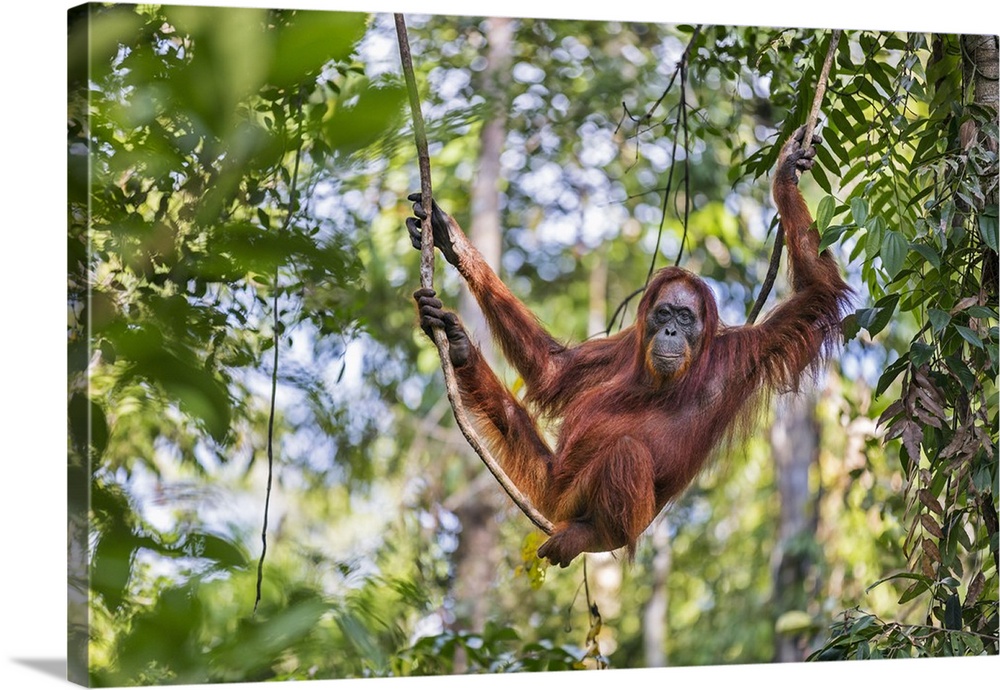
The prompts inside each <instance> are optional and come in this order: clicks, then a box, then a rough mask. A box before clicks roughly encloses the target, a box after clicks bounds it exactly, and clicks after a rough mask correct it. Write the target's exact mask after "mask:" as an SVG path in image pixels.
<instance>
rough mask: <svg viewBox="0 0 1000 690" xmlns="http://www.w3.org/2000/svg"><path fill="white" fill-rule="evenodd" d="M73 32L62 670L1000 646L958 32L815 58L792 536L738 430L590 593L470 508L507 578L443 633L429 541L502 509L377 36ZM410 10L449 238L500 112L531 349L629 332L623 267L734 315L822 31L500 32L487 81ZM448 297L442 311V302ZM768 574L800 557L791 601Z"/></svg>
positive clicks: (769, 464) (968, 126) (513, 517)
mask: <svg viewBox="0 0 1000 690" xmlns="http://www.w3.org/2000/svg"><path fill="white" fill-rule="evenodd" d="M70 20H71V24H70V55H71V64H70V73H69V81H70V83H69V86H70V96H69V139H68V145H69V164H70V165H69V190H70V206H69V238H68V239H69V266H68V274H69V286H68V287H69V292H68V298H69V306H70V323H69V329H68V339H69V346H68V356H69V390H68V408H69V431H70V448H69V472H70V507H71V511H70V514H71V517H70V519H71V526H70V527H71V547H70V562H71V581H70V589H71V593H70V619H71V621H70V622H71V625H70V635H71V657H73V658H71V666H72V667H74V668H75V669H77V671H76V672H77V673H82V674H84V677H86V675H87V674H89V678H90V680H91V681H92V682H93V683H95V684H98V685H132V684H142V683H170V682H188V683H195V682H210V681H234V680H263V679H282V678H287V679H302V678H323V677H360V676H385V675H412V674H428V673H450V672H454V671H484V672H496V671H517V670H556V669H564V668H578V667H594V666H604V665H610V666H613V667H634V666H641V665H645V664H647V663H654V661H653V659H655V657H651V656H650V653H649V650H647V649H645V648H644V643H645V642H646V641H647V640H649V639H654V638H653V637H652V632H651V630H652V629H651V628H650V627H649V626H650V625H653V626H654V627H655V626H658V627H659V628H660V629H662V630H665V631H667V634H666V637H665V642H664V643H663V644H662V645H661V647H662V649H660V652H662V653H663V654H665V655H666V656H667V658H668V659H669V663H670V664H675V665H686V664H713V663H724V662H725V663H728V662H753V661H769V660H772V659H774V658H776V652H775V650H776V646H777V645H778V642H779V640H780V639H783V638H790V639H794V640H796V644H798V646H799V647H800V649H801V651H802V656H803V657H804V656H806V655H810V654H811V655H812V657H813V658H820V659H830V658H865V657H890V656H907V657H909V656H921V655H953V654H996V653H997V634H998V633H997V626H998V623H997V597H998V592H997V583H998V576H997V517H996V516H997V508H996V505H997V498H996V497H997V495H998V489H997V482H998V478H997V427H998V404H997V389H996V382H997V359H998V351H997V344H998V340H1000V338H998V327H997V300H998V294H997V275H998V271H997V233H998V222H997V146H996V141H997V113H996V101H995V91H994V100H992V101H991V100H990V99H989V98H988V97H986V98H984V97H983V95H982V93H981V92H980V89H978V88H977V82H976V78H977V76H978V74H977V71H976V70H977V67H976V62H975V59H974V57H975V52H974V51H973V50H972V49H970V47H969V44H968V38H963V37H959V36H951V35H929V34H919V33H913V34H902V33H889V32H875V31H848V32H845V33H844V35H843V37H842V38H841V40H840V43H839V45H838V46H837V52H836V60H835V63H834V69H833V72H832V74H831V77H830V83H829V90H828V92H827V98H826V105H825V107H824V109H823V117H822V122H821V127H820V131H821V133H822V135H823V138H824V143H823V145H822V147H821V148H820V150H819V164H818V165H817V166H816V169H815V170H814V172H813V174H812V176H811V178H810V179H811V181H806V182H804V183H803V185H804V187H805V189H806V192H807V196H808V198H809V200H810V205H811V206H812V207H813V208H814V209H816V211H815V214H814V215H816V217H817V224H818V225H819V227H820V230H821V231H822V232H823V237H824V244H825V245H828V246H830V247H831V248H833V250H834V251H835V252H836V253H837V255H838V257H839V259H840V261H841V264H842V265H843V266H844V267H845V273H846V275H847V276H848V278H849V280H850V281H851V283H852V285H853V287H854V288H855V290H856V293H857V305H856V307H857V308H856V311H854V312H853V313H852V314H849V315H847V318H846V320H845V335H846V338H845V345H844V347H843V350H842V352H840V353H837V354H836V355H835V356H834V357H832V361H831V365H830V371H829V373H828V374H827V373H824V374H823V375H822V376H821V377H820V378H819V380H818V381H817V382H816V386H815V388H816V390H817V393H816V395H817V398H818V401H819V402H818V404H816V405H815V409H814V410H813V413H814V415H815V424H816V427H817V429H819V436H820V438H821V439H822V442H821V444H820V447H819V451H818V456H817V460H816V462H815V463H813V464H812V465H810V466H809V468H808V472H809V487H808V488H809V496H810V497H809V506H810V508H809V509H810V514H811V515H812V529H811V530H810V531H807V532H803V533H800V534H798V535H797V536H796V537H795V538H794V539H793V540H785V539H784V538H783V537H781V536H780V531H779V528H778V523H779V521H780V519H781V517H780V515H779V510H778V505H777V503H778V502H779V500H778V489H777V487H776V484H777V481H778V480H777V475H778V474H780V469H776V467H775V463H774V462H773V461H772V452H773V449H772V443H771V441H770V439H769V437H768V434H767V433H765V432H763V431H762V432H761V433H757V434H754V435H753V437H752V438H750V439H749V440H748V441H747V442H746V443H745V444H744V445H743V446H740V447H739V448H737V449H736V450H735V451H734V452H732V453H729V454H728V455H727V457H726V458H723V459H720V462H719V463H717V466H716V468H715V469H714V470H713V471H711V472H709V473H707V474H706V476H704V477H703V478H702V479H701V480H700V481H699V482H698V484H697V485H696V486H694V487H692V489H691V490H690V491H689V492H688V493H687V494H686V495H685V496H684V498H683V499H682V500H681V501H679V502H678V504H677V505H675V506H673V507H672V508H671V509H670V510H669V513H668V516H667V518H666V519H665V520H663V521H662V522H661V523H660V524H659V525H658V526H654V528H653V531H654V532H655V533H656V534H654V535H652V536H650V537H649V538H647V539H645V540H644V541H643V542H642V543H641V544H640V550H639V554H638V558H637V561H636V563H635V564H634V565H632V566H630V567H628V566H623V565H622V564H621V563H620V562H618V561H615V560H613V559H611V558H608V557H592V558H590V559H588V563H589V565H588V569H589V573H588V574H589V580H588V583H587V584H588V587H587V588H586V589H585V590H584V591H581V589H582V587H581V584H582V577H583V571H582V569H581V568H579V567H575V568H570V569H568V570H567V571H559V572H556V571H555V570H545V568H544V566H543V565H542V564H539V563H538V562H537V561H534V560H533V559H532V557H531V553H532V551H533V550H532V548H531V545H532V544H533V543H534V542H533V541H532V540H533V539H534V538H535V535H532V534H530V530H529V525H528V523H527V522H526V521H525V520H524V518H523V517H522V516H520V515H519V514H517V513H516V512H513V511H506V512H505V511H503V510H500V511H499V512H497V511H493V510H490V511H488V512H487V514H486V515H485V516H484V517H483V518H482V519H483V520H484V521H487V522H493V521H495V520H500V523H501V524H500V525H499V532H500V535H501V542H500V544H501V546H500V549H499V550H500V551H501V552H502V553H498V554H485V553H484V554H480V555H479V556H478V557H481V558H483V559H486V558H489V559H491V560H490V561H489V562H491V563H495V564H496V567H495V568H494V571H495V572H493V577H494V578H495V579H494V580H493V581H492V582H489V583H487V584H488V586H489V588H490V589H489V590H488V591H489V592H490V597H489V601H488V606H489V614H488V618H489V619H488V621H487V622H486V624H485V625H483V626H482V627H481V629H466V628H465V627H464V626H463V620H464V619H463V618H462V616H461V615H460V613H456V612H457V611H459V610H460V609H461V604H462V602H461V601H456V594H455V591H456V590H455V589H454V585H455V578H456V572H457V571H456V563H457V562H458V560H459V559H460V558H462V557H464V556H463V555H462V554H463V551H462V548H461V544H462V543H463V542H462V540H463V538H464V537H463V530H464V534H468V531H469V527H470V525H468V524H464V525H463V523H462V521H461V520H460V519H459V518H458V517H456V515H457V513H458V512H459V510H458V507H460V505H461V503H462V502H463V501H466V502H468V501H475V500H478V499H477V495H478V494H479V493H480V492H483V491H487V492H490V491H494V490H495V487H494V486H492V485H491V484H489V483H488V482H489V481H491V480H489V479H488V478H487V482H486V483H484V482H482V481H480V480H473V481H472V482H471V483H470V482H469V481H468V479H467V474H468V473H467V471H466V469H465V468H466V467H467V466H468V463H469V462H470V461H469V457H468V456H469V451H468V449H467V448H466V446H465V444H464V441H463V440H462V439H461V436H459V435H457V434H456V433H455V431H454V428H453V425H452V424H451V422H450V416H449V415H450V412H449V411H448V409H447V403H446V402H442V398H443V394H442V385H441V382H440V376H439V374H438V364H437V361H436V354H435V353H434V351H433V348H430V347H428V343H427V341H426V340H425V339H424V337H423V336H422V334H420V333H419V332H418V329H416V328H415V322H414V318H413V311H412V306H411V300H410V297H409V294H410V292H412V290H413V289H414V288H415V287H416V284H417V272H416V262H417V256H416V253H415V252H413V251H412V250H411V249H410V248H409V243H408V241H407V238H406V236H405V235H406V233H405V230H404V229H403V219H404V217H405V216H406V214H407V213H408V208H407V206H406V205H405V202H403V199H404V198H405V196H406V194H407V193H408V192H410V191H412V190H413V189H416V188H417V180H416V165H415V160H414V159H415V155H414V152H413V147H412V136H411V132H410V130H409V127H408V124H407V123H408V121H409V118H408V113H407V111H406V109H405V100H406V99H405V93H404V89H403V87H402V80H401V78H400V74H399V69H398V56H397V54H396V52H395V51H396V44H395V34H394V32H393V28H392V22H391V17H389V16H384V15H378V16H366V15H363V14H351V13H325V12H302V11H267V10H259V9H245V10H237V9H219V8H204V7H202V8H185V7H171V6H156V5H140V6H128V7H126V6H121V7H116V6H109V7H98V6H89V7H86V8H83V9H79V10H73V11H72V12H71V16H70ZM408 20H409V24H410V32H411V36H410V38H411V42H412V44H413V50H414V55H415V56H417V69H418V75H417V77H418V82H419V83H420V84H421V85H422V96H423V98H424V107H425V113H426V117H427V119H428V135H429V137H430V139H431V142H432V164H433V167H434V176H435V177H434V183H435V190H436V198H437V199H438V201H439V202H440V203H441V204H442V205H443V206H445V207H446V208H448V209H449V210H450V211H451V212H452V213H454V214H455V215H456V217H457V218H458V219H459V221H460V222H462V223H466V222H467V221H468V219H469V214H470V209H469V187H470V185H471V183H472V181H473V178H474V176H475V174H476V171H477V157H478V156H479V155H480V151H479V143H478V142H479V140H478V135H479V133H480V130H481V128H482V126H483V122H484V121H485V120H486V119H487V118H488V117H489V116H490V113H493V112H496V109H497V108H498V107H500V108H502V109H503V110H504V112H506V113H507V120H506V135H505V136H506V139H505V144H504V148H503V151H502V153H501V154H500V161H499V163H500V169H501V172H502V179H503V184H502V189H501V215H502V226H503V228H504V234H503V255H502V264H501V274H502V276H503V277H504V278H505V280H507V281H508V283H509V284H510V285H511V286H512V289H513V290H514V291H515V293H517V294H518V295H519V296H520V297H522V298H523V299H524V300H525V301H526V302H527V303H528V304H529V305H530V306H531V307H532V308H533V309H534V310H535V311H536V312H537V313H538V314H539V316H540V317H541V319H542V320H543V321H544V322H545V323H546V324H548V325H549V327H550V328H551V330H552V331H553V333H554V334H555V335H556V336H557V337H560V338H566V339H574V340H579V339H582V338H585V337H589V336H592V335H594V334H595V333H596V331H598V330H604V329H605V328H607V324H608V323H609V321H612V320H613V319H612V318H611V317H612V314H615V313H618V314H619V319H618V320H614V323H613V324H612V325H611V327H610V328H611V329H614V328H617V327H619V326H620V324H621V323H623V322H625V323H627V318H628V315H629V312H630V309H631V310H632V311H633V312H634V304H632V303H630V302H628V301H627V299H626V298H627V297H628V296H629V295H630V294H632V293H634V292H635V291H636V289H637V288H641V286H642V285H643V282H644V281H645V279H646V276H647V275H648V271H649V270H650V266H651V265H653V266H662V265H666V264H668V263H673V262H675V261H678V260H679V261H680V262H681V263H682V265H684V266H686V267H688V268H690V269H691V270H694V271H696V272H698V273H700V274H702V275H703V276H705V277H706V279H708V280H709V282H710V284H711V286H712V287H713V290H714V291H715V293H716V295H717V297H718V298H719V301H720V307H721V310H722V313H723V316H724V318H725V319H726V320H727V321H728V322H730V323H741V322H742V321H743V320H744V318H745V314H746V311H747V309H748V308H749V306H750V304H751V303H752V302H753V300H754V298H755V296H756V292H755V291H756V286H757V285H758V284H759V283H760V280H761V278H762V276H763V275H764V273H765V270H766V266H767V259H768V257H767V253H768V250H769V248H770V243H769V242H768V239H769V238H770V237H771V236H772V235H773V232H772V229H773V227H774V212H773V209H772V207H771V206H770V202H769V200H768V198H769V197H768V188H767V175H768V174H769V172H770V170H771V168H772V167H773V163H774V160H775V157H776V155H777V148H778V146H777V144H780V143H781V142H782V141H783V139H784V138H785V137H786V136H787V134H788V133H790V132H791V131H792V130H794V128H795V127H797V126H798V125H799V124H801V123H802V122H803V121H804V119H805V117H806V114H807V113H808V110H809V108H810V106H811V103H812V98H813V94H814V92H815V89H816V82H817V79H818V73H819V67H820V65H821V64H822V61H823V58H824V56H825V55H826V52H827V44H828V41H829V34H828V33H827V32H822V31H813V30H801V29H762V28H752V27H740V28H736V27H689V26H657V25H645V24H631V23H621V22H585V21H568V20H560V21H545V20H521V21H518V22H516V24H515V33H514V37H513V42H512V44H511V45H510V53H511V57H512V62H513V65H512V68H511V71H510V78H509V79H507V80H505V81H504V82H503V88H502V89H501V91H500V92H499V93H493V92H492V91H489V90H485V89H484V88H483V82H484V79H485V78H486V76H487V74H486V73H487V72H488V69H487V65H485V64H484V61H483V59H482V54H483V51H484V46H485V44H486V40H487V39H486V36H487V26H488V20H482V19H474V18H449V17H409V18H408ZM994 55H995V53H994ZM484 94H487V95H484ZM438 284H439V285H440V290H441V292H442V293H443V294H444V296H445V298H446V300H448V302H449V304H454V302H455V295H456V294H457V291H458V279H457V277H456V275H455V274H454V273H451V272H449V271H446V270H444V269H439V271H438ZM786 289H787V286H785V285H782V284H781V283H780V281H779V284H778V286H777V287H776V290H775V293H776V294H775V295H772V297H771V300H770V302H769V304H773V302H774V300H775V299H777V298H780V296H781V295H782V294H783V293H784V291H785V290H786ZM620 304H624V308H623V309H622V310H621V311H620V312H616V307H618V306H619V305H620ZM595 323H596V324H599V326H595ZM511 383H512V385H514V386H515V388H516V387H517V382H516V381H513V380H512V381H511ZM272 385H273V389H272ZM272 404H273V415H272ZM769 422H770V420H769V419H765V420H761V426H760V428H761V429H763V430H766V428H767V425H768V423H769ZM895 439H899V440H895ZM270 461H273V481H274V485H273V494H272V496H271V501H272V503H271V505H270V513H269V518H270V522H269V527H268V532H267V539H268V541H267V545H268V550H267V557H266V559H265V560H264V565H263V572H262V575H263V577H262V580H261V585H262V590H261V599H260V603H259V605H258V606H257V608H256V611H255V610H254V609H255V603H254V601H255V587H256V583H257V571H256V566H257V559H258V557H259V556H260V553H261V541H260V533H261V523H262V520H263V517H264V498H265V487H266V485H267V483H268V465H269V464H270ZM508 518H509V519H508ZM661 534H662V536H663V537H664V538H662V539H661V538H659V536H658V535H661ZM525 535H528V536H527V538H526V536H525ZM776 553H784V554H794V555H797V556H799V557H801V559H802V563H803V564H804V565H803V567H802V570H801V572H800V573H799V575H798V576H797V577H798V580H797V582H796V583H795V585H794V586H793V587H791V588H785V589H787V590H788V591H778V590H779V588H778V587H777V586H776V585H775V564H774V562H772V561H773V560H777V559H776V558H774V557H773V555H774V554H776ZM664 558H666V562H667V563H668V564H669V567H668V568H667V570H664V568H663V564H664ZM664 573H666V575H665V576H662V577H661V575H663V574H664ZM661 590H662V591H661ZM659 593H665V594H666V599H665V601H666V602H667V605H666V606H665V609H664V610H663V611H662V612H661V613H656V610H654V608H653V606H652V602H653V601H654V600H657V597H658V596H659ZM590 604H594V605H596V607H595V608H593V609H591V608H590ZM588 609H589V610H588ZM85 643H86V645H87V646H86V647H85ZM85 649H87V650H89V651H86V656H83V654H84V650H85ZM331 650H333V653H331ZM74 654H75V655H77V656H74Z"/></svg>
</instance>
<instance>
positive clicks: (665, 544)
mask: <svg viewBox="0 0 1000 690" xmlns="http://www.w3.org/2000/svg"><path fill="white" fill-rule="evenodd" d="M649 541H650V543H651V544H652V547H653V565H652V567H651V568H650V572H649V579H650V588H651V590H652V591H651V593H650V595H649V601H647V602H646V607H645V608H644V609H643V611H642V645H643V653H644V655H645V661H646V666H648V667H658V666H666V665H667V634H668V628H667V612H668V611H669V602H670V594H669V591H668V589H667V580H668V578H669V576H670V565H671V556H672V555H673V554H672V551H671V547H670V521H669V517H668V516H667V515H662V516H661V517H660V519H658V520H656V521H655V522H654V523H653V531H652V534H651V535H650V540H649Z"/></svg>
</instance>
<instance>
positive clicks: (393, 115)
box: [325, 84, 406, 153]
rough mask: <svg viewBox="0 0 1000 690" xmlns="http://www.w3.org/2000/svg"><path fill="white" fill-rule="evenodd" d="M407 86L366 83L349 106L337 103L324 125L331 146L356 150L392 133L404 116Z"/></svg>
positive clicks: (347, 151) (350, 150)
mask: <svg viewBox="0 0 1000 690" xmlns="http://www.w3.org/2000/svg"><path fill="white" fill-rule="evenodd" d="M405 99H406V91H405V89H404V88H403V87H402V86H401V85H398V84H393V85H386V86H383V87H382V88H376V87H374V86H371V85H369V86H367V87H366V88H365V89H364V90H363V91H362V92H361V93H360V94H359V96H358V100H357V103H355V104H354V105H352V106H351V107H349V108H345V107H343V106H342V105H340V104H338V107H337V110H336V111H335V112H334V114H333V117H331V118H330V119H329V120H328V121H327V122H326V124H325V130H326V137H327V143H328V144H329V145H330V148H333V149H337V150H339V151H342V152H344V153H353V152H354V151H357V150H358V149H361V148H364V147H365V146H368V145H369V144H371V143H373V142H375V141H377V140H378V138H379V137H381V136H385V135H388V134H391V133H392V132H393V131H394V128H395V126H396V125H397V124H398V122H399V120H400V118H401V116H402V106H403V103H404V102H405Z"/></svg>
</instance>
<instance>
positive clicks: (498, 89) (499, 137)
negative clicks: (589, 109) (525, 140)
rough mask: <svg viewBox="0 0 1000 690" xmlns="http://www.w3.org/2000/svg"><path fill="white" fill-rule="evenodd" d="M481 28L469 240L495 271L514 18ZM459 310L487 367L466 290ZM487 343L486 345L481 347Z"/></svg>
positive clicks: (480, 328) (492, 356)
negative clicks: (481, 110) (486, 112)
mask: <svg viewBox="0 0 1000 690" xmlns="http://www.w3.org/2000/svg"><path fill="white" fill-rule="evenodd" d="M486 21H487V27H486V42H487V52H486V68H485V70H484V71H483V75H482V79H483V81H482V87H481V91H482V94H483V96H484V97H485V98H486V100H487V102H488V103H490V104H491V106H492V107H491V113H490V117H489V119H488V120H486V122H484V123H483V129H482V131H481V132H480V135H479V170H478V172H477V175H476V179H475V182H474V183H473V187H472V198H471V207H472V222H471V223H470V225H469V239H470V240H471V242H472V244H474V245H475V246H476V248H477V249H478V250H479V251H480V253H481V254H482V255H483V258H484V259H486V262H487V263H488V264H489V265H490V266H491V267H492V268H493V269H494V270H495V271H497V272H498V273H499V269H500V252H501V247H502V241H503V233H502V232H501V229H500V187H501V184H502V181H501V179H500V154H501V153H502V152H503V146H504V142H505V141H506V139H507V104H508V98H507V89H508V86H509V83H510V70H511V65H510V62H511V44H512V42H513V37H514V23H513V20H511V19H507V18H499V17H493V18H490V19H488V20H486ZM459 313H460V314H461V315H462V320H463V321H464V322H465V325H466V327H467V328H468V330H469V331H470V332H471V333H474V334H475V335H476V337H478V339H479V342H480V345H482V346H484V347H483V354H484V355H485V356H486V360H487V361H488V362H489V363H490V365H492V366H495V365H496V362H497V357H496V350H495V348H493V347H492V341H490V340H489V338H488V337H487V335H486V333H487V328H486V319H485V318H484V317H483V314H482V312H481V311H480V310H479V305H478V304H476V300H475V298H473V297H472V295H471V293H470V292H469V291H468V289H466V288H464V287H463V289H462V294H461V296H460V298H459ZM487 345H489V347H486V346H487Z"/></svg>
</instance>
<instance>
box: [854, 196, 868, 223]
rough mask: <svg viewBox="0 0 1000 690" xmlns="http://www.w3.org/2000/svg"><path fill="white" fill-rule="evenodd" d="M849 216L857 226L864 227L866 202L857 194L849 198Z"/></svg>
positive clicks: (866, 219) (866, 210)
mask: <svg viewBox="0 0 1000 690" xmlns="http://www.w3.org/2000/svg"><path fill="white" fill-rule="evenodd" d="M851 216H852V217H853V218H854V222H855V223H857V224H858V227H864V224H865V223H866V222H867V221H868V202H867V201H865V200H864V199H863V198H861V197H859V196H856V197H854V198H853V199H851Z"/></svg>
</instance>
